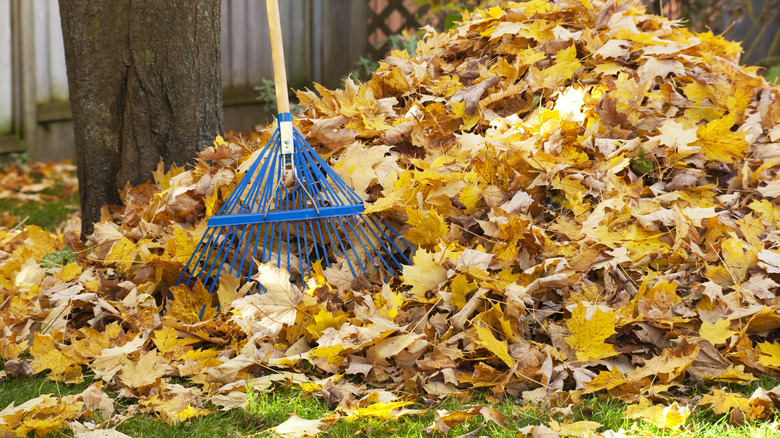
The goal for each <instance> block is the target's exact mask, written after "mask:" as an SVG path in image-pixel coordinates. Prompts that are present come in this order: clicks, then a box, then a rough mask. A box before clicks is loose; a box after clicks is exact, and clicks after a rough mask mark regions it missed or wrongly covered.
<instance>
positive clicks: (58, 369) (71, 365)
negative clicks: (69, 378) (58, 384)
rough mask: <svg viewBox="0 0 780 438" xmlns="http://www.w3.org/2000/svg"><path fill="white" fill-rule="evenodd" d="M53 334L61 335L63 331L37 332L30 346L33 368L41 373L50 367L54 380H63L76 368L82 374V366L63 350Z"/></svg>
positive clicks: (50, 374) (51, 377) (50, 376)
mask: <svg viewBox="0 0 780 438" xmlns="http://www.w3.org/2000/svg"><path fill="white" fill-rule="evenodd" d="M53 336H58V337H61V336H62V333H61V332H54V333H53V334H52V335H41V334H38V333H35V336H34V340H33V345H32V347H31V348H30V354H32V357H33V361H32V367H33V370H34V371H35V372H36V373H39V372H41V371H43V370H45V369H47V368H48V369H49V370H51V371H50V373H49V378H50V379H53V380H63V379H64V378H65V376H66V374H68V373H69V372H70V373H72V372H73V371H74V369H75V368H78V374H79V375H81V367H80V366H78V363H77V362H76V361H75V360H74V359H73V358H72V357H70V356H68V355H66V354H65V353H63V352H62V351H61V349H60V347H59V345H58V344H57V343H56V342H55V341H54V338H53Z"/></svg>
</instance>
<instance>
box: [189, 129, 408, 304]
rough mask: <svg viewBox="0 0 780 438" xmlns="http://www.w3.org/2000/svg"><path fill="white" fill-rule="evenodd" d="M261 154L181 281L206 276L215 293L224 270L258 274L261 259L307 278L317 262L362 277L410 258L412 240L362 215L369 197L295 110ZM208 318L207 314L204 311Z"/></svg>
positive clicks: (242, 274)
mask: <svg viewBox="0 0 780 438" xmlns="http://www.w3.org/2000/svg"><path fill="white" fill-rule="evenodd" d="M278 122H279V124H278V127H277V128H276V129H275V130H274V133H273V135H272V136H271V140H270V141H269V142H268V144H267V145H266V146H265V148H264V149H263V151H262V152H261V154H260V156H259V157H258V158H257V159H256V160H255V161H254V162H253V163H252V165H251V166H250V168H249V170H247V172H246V175H244V177H243V178H242V179H241V182H239V184H238V186H236V188H235V189H234V190H233V192H232V193H231V194H230V196H229V197H228V199H227V201H226V202H225V204H224V205H223V206H222V208H221V209H220V210H219V212H218V213H217V214H216V215H215V216H212V217H210V218H209V221H208V228H207V230H206V233H205V234H204V235H203V237H202V238H201V240H200V242H199V243H198V246H197V247H196V249H195V252H193V254H192V256H191V257H190V259H189V261H188V262H187V267H186V268H185V270H184V271H183V272H182V274H181V276H180V277H179V280H178V282H177V284H181V283H184V284H187V285H189V284H191V282H193V281H200V282H201V283H202V284H203V286H205V287H206V289H208V291H209V293H213V292H214V291H215V290H216V289H215V288H216V287H218V286H217V285H218V283H219V276H220V275H221V274H225V273H229V274H230V275H232V276H234V277H237V278H239V279H241V280H243V281H246V280H247V279H251V278H252V275H253V270H254V268H255V261H257V262H259V263H276V266H278V267H285V268H287V270H288V271H290V273H291V278H292V279H293V280H300V279H302V278H303V277H304V276H305V275H306V274H307V273H308V272H310V271H311V269H312V262H313V261H316V260H322V261H323V263H324V265H325V267H329V266H334V265H346V266H348V267H349V270H350V271H351V273H352V275H353V276H354V277H355V278H357V277H359V276H360V275H361V274H362V275H367V274H369V273H370V272H373V271H375V270H380V271H387V272H389V273H390V274H395V273H396V272H397V271H398V270H400V269H401V266H402V264H411V263H410V262H409V259H408V258H407V256H406V254H405V253H409V252H411V251H412V250H413V247H412V245H411V244H410V243H409V242H407V241H406V240H405V239H404V238H403V237H401V235H400V234H398V232H396V231H395V230H394V229H393V228H392V227H391V226H390V225H388V224H387V222H385V221H384V220H383V219H381V218H379V217H377V216H376V215H373V214H367V215H364V214H363V210H364V209H365V207H364V205H363V200H362V199H361V198H360V197H359V196H358V195H357V193H355V191H354V190H352V189H351V188H350V187H349V186H348V185H347V184H346V183H345V182H344V180H342V179H341V178H340V177H339V176H338V175H337V174H336V172H334V171H333V169H331V168H330V166H328V164H327V163H325V161H324V160H323V159H322V158H321V157H320V156H319V155H318V154H317V153H316V152H315V151H314V149H312V147H311V146H310V145H309V144H308V143H307V142H306V140H304V138H303V136H302V135H301V133H300V132H298V130H297V129H295V127H294V126H293V124H292V115H291V114H290V113H281V114H279V116H278ZM201 318H202V312H201Z"/></svg>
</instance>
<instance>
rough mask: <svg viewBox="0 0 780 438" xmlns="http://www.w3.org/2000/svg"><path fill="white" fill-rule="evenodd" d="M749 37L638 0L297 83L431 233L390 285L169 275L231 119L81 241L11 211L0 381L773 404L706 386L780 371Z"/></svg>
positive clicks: (772, 91)
mask: <svg viewBox="0 0 780 438" xmlns="http://www.w3.org/2000/svg"><path fill="white" fill-rule="evenodd" d="M739 53H740V46H739V45H738V44H735V43H731V42H728V41H726V40H724V39H723V38H721V37H719V36H715V35H712V34H710V33H701V34H693V33H691V32H689V31H687V30H686V29H684V28H681V27H679V26H678V24H677V23H673V22H670V21H668V20H666V19H664V18H661V17H657V16H652V15H646V14H645V13H644V10H643V8H642V7H641V6H640V5H639V4H637V3H633V2H630V1H612V0H609V1H607V2H592V3H591V2H588V1H584V0H582V1H568V2H561V3H551V2H547V1H543V0H534V1H531V2H528V3H519V4H514V3H509V4H506V5H504V6H502V7H501V8H498V7H497V8H492V9H489V10H486V11H476V12H473V13H471V14H469V15H464V17H463V23H462V25H461V26H459V27H456V28H455V29H453V30H451V31H449V32H448V33H441V34H437V33H435V32H433V31H432V30H430V31H429V33H428V35H427V36H426V37H425V38H424V39H423V40H422V41H421V42H420V44H419V45H418V48H417V52H416V54H415V55H414V56H413V57H411V58H410V57H409V56H407V55H406V54H405V52H394V53H393V54H392V55H391V56H390V57H388V58H386V59H385V60H384V61H383V62H382V63H381V64H380V68H379V70H378V71H377V72H376V74H375V75H374V76H373V77H372V78H371V79H370V80H369V81H368V82H366V83H354V82H352V81H349V80H348V81H346V86H345V88H344V89H341V90H328V89H325V88H323V87H316V92H309V91H305V92H300V93H299V98H300V101H301V104H302V105H303V106H304V107H305V112H304V114H303V115H302V116H301V117H299V118H298V123H299V125H301V127H302V129H303V131H304V132H305V133H306V135H307V137H308V140H309V142H310V143H311V144H312V145H314V146H316V147H318V148H320V150H321V151H322V153H323V155H324V156H326V157H328V158H329V159H330V161H331V163H332V165H333V167H334V168H335V169H336V170H337V171H338V172H340V174H341V175H342V176H343V177H344V178H345V180H346V181H347V182H348V183H350V184H351V185H352V186H353V187H354V188H355V189H356V191H357V192H358V193H359V194H361V196H363V197H364V198H365V199H366V200H367V201H370V202H372V203H373V204H372V206H371V207H370V208H369V209H370V210H371V211H373V212H377V213H378V214H380V215H382V216H383V217H385V218H387V219H388V220H390V221H395V222H396V223H403V224H404V226H403V228H402V233H403V234H404V236H405V238H406V239H407V240H409V241H410V242H412V243H413V244H414V245H416V246H417V247H418V250H417V252H416V253H415V254H414V255H413V256H412V260H413V263H412V264H411V265H409V266H406V267H405V268H404V269H403V272H402V274H401V275H400V278H398V279H396V280H393V281H391V282H390V283H388V284H382V283H381V282H379V281H378V280H377V281H375V282H374V283H373V284H367V283H366V282H358V283H355V282H353V281H352V279H351V276H348V275H344V274H343V272H341V271H339V270H338V269H337V268H336V267H331V268H329V269H319V270H317V272H316V274H315V275H314V276H313V277H312V278H310V279H309V280H308V281H307V282H306V283H305V284H304V285H302V286H301V287H299V286H298V285H294V284H290V283H289V282H288V281H287V278H288V274H287V273H286V272H285V271H283V270H281V269H278V268H275V267H274V266H272V265H262V266H260V267H259V274H258V275H257V277H255V278H254V280H253V281H256V282H260V283H261V284H263V286H265V287H266V289H267V293H265V294H262V295H258V294H250V295H246V296H244V294H243V293H244V292H245V291H246V288H245V287H244V286H242V285H240V284H238V283H237V282H229V281H226V282H223V283H221V284H220V285H219V291H218V293H217V294H215V296H209V295H207V294H205V293H204V292H203V290H202V288H188V287H184V286H173V284H175V282H176V280H177V278H178V276H179V274H180V273H181V270H182V268H183V267H184V264H185V263H186V261H187V259H188V258H189V256H190V254H191V253H192V251H193V250H194V248H195V245H196V243H197V240H198V239H199V238H200V236H201V235H202V234H203V232H204V231H205V229H206V222H205V219H206V217H207V216H208V215H209V214H212V213H214V212H215V211H216V210H215V209H216V208H218V207H219V205H220V204H221V202H222V201H223V200H224V199H225V198H226V197H227V195H228V194H229V193H230V191H231V188H232V187H233V186H235V184H236V183H237V181H238V179H239V178H240V171H239V170H240V169H241V168H242V166H246V165H248V162H247V157H248V156H249V155H250V154H251V152H252V150H253V149H255V148H256V147H258V144H254V143H252V144H246V143H242V142H230V143H227V142H224V141H222V140H221V139H218V141H217V142H216V143H215V145H214V147H212V148H209V149H207V150H205V151H204V152H203V153H201V155H200V158H199V160H198V162H197V164H196V165H195V166H194V167H192V168H186V169H185V168H174V169H172V170H171V171H169V172H163V171H162V170H161V171H159V172H157V173H156V174H155V181H154V183H148V184H145V185H143V186H140V187H135V188H128V189H127V190H126V191H125V192H124V197H123V200H124V202H125V206H124V207H123V208H122V209H116V210H106V211H105V220H103V221H102V222H101V223H98V224H96V225H95V232H94V234H93V235H92V236H90V238H89V241H88V242H87V243H86V244H84V243H82V242H80V241H79V240H78V239H77V238H76V234H75V231H74V229H75V227H74V229H66V230H65V231H64V232H63V233H62V234H59V235H58V234H51V233H48V232H45V231H43V230H41V229H39V228H36V227H26V228H24V229H15V230H6V231H0V287H2V289H0V320H1V321H2V324H1V326H2V331H3V333H2V337H0V355H1V356H2V358H3V360H4V361H5V371H4V372H0V378H2V376H3V375H4V374H9V373H13V374H18V375H25V374H32V373H46V374H47V375H48V376H49V378H50V379H54V380H59V381H64V382H75V381H80V380H81V379H83V378H84V375H85V374H87V375H90V376H94V378H95V379H98V380H100V381H102V382H103V383H102V385H103V386H104V387H106V386H107V387H109V388H111V389H113V390H115V391H117V393H118V394H120V395H121V396H122V397H125V398H128V399H132V400H136V401H137V404H135V405H133V406H132V407H131V408H130V409H128V410H126V411H125V412H122V413H121V415H120V417H121V416H124V415H132V413H133V412H136V411H138V410H141V411H151V412H156V413H158V414H159V415H160V416H161V417H162V418H164V419H165V420H167V421H179V420H182V419H184V418H189V417H192V416H196V415H202V414H204V413H206V412H207V406H205V405H204V404H205V403H206V402H210V403H211V406H220V407H226V408H229V407H232V406H237V405H240V404H241V403H243V402H244V401H245V399H246V396H247V391H246V387H247V386H248V385H253V386H256V387H260V388H264V387H268V386H269V385H272V384H273V383H274V382H277V381H286V382H291V381H292V382H295V383H296V384H300V385H301V387H302V388H303V389H304V390H309V391H315V392H318V393H320V394H321V395H322V396H323V397H325V398H326V399H327V400H328V402H329V403H331V404H332V405H333V406H334V410H335V412H336V414H334V415H337V416H350V415H380V414H381V415H391V413H394V414H393V415H395V414H402V413H404V412H405V411H403V410H402V407H403V406H404V405H405V404H406V402H405V401H404V398H403V396H402V394H404V393H411V394H420V395H423V396H425V397H428V398H436V397H442V396H449V395H458V394H463V393H468V392H470V391H472V390H479V389H484V390H488V391H491V392H492V394H494V395H496V396H502V395H504V394H510V395H513V396H520V397H522V398H523V399H525V400H526V401H528V402H539V401H541V400H546V401H547V402H548V403H549V402H552V403H558V404H560V405H564V406H565V405H566V404H568V403H576V402H577V400H579V399H580V398H581V397H583V396H585V395H587V394H592V393H608V394H609V395H610V396H612V397H616V398H619V399H622V400H624V401H626V402H629V403H632V404H633V405H632V406H633V410H632V411H630V412H634V413H639V414H637V415H640V416H642V415H643V416H644V417H645V418H648V419H650V420H651V421H657V422H658V423H659V424H661V425H664V426H667V427H674V426H679V424H680V423H681V422H682V421H684V420H685V417H686V416H687V415H688V413H689V408H693V407H694V403H693V401H692V400H690V399H687V398H685V397H684V396H681V395H680V394H685V393H686V392H685V390H686V389H689V388H690V387H691V386H693V385H698V384H700V383H707V382H709V383H713V382H714V384H715V386H714V387H713V388H712V389H711V390H709V392H708V393H707V394H706V395H704V397H703V398H701V399H697V400H696V402H697V403H698V404H696V406H699V407H707V406H712V407H714V409H715V411H716V412H718V413H724V414H730V416H731V420H732V421H735V422H740V421H743V420H746V419H760V418H767V417H768V416H769V415H771V413H772V412H773V411H774V410H776V409H777V407H778V404H779V403H780V388H775V389H771V388H766V389H760V390H757V391H756V393H754V394H753V395H752V396H751V397H749V398H748V397H744V396H741V395H738V394H732V393H729V392H728V391H726V390H723V389H721V388H719V387H718V386H717V382H741V383H744V382H750V381H752V380H755V378H756V377H755V376H756V375H761V374H770V375H777V374H778V371H780V343H778V341H777V340H776V339H777V338H778V335H780V299H778V294H777V291H778V288H779V287H780V283H778V282H780V250H779V249H778V247H779V245H778V239H780V232H779V231H778V224H779V223H780V208H779V207H778V202H777V200H776V198H777V196H778V195H779V194H780V179H779V178H778V169H779V168H780V165H779V164H780V163H778V160H780V143H776V142H777V141H778V139H780V88H778V87H772V86H770V85H769V84H767V83H766V81H765V80H764V79H762V78H761V77H760V76H759V75H758V74H757V71H756V70H757V69H755V68H749V67H742V66H739V65H738V56H739ZM267 137H268V136H267V135H266V136H265V137H264V139H263V140H267ZM53 261H54V262H53ZM56 261H60V263H57V262H56ZM171 297H172V298H171ZM204 305H206V307H207V312H206V315H207V318H206V320H205V321H200V320H199V319H198V314H199V313H200V310H201V308H202V307H203V306H204ZM217 306H219V310H217ZM163 310H164V312H163ZM27 349H29V351H30V355H31V357H32V359H31V360H29V359H26V358H25V357H24V356H23V355H22V353H23V352H24V351H26V350H27ZM99 386H100V385H98V384H96V387H99ZM91 388H95V387H91ZM97 389H99V388H95V389H94V390H92V389H91V391H92V392H91V393H90V394H89V397H88V396H86V395H85V396H83V397H82V396H73V397H75V398H74V400H75V401H73V400H71V402H69V403H60V404H56V403H53V402H52V400H51V399H50V398H47V399H46V400H44V401H43V402H42V403H43V404H41V405H35V404H30V405H27V404H26V405H23V406H18V407H14V406H11V407H8V408H6V409H4V410H3V411H2V412H0V431H4V430H10V431H14V432H16V433H19V434H24V433H26V432H27V431H29V430H38V431H41V430H47V429H46V427H50V428H56V427H59V424H60V423H62V422H63V421H72V422H76V423H79V424H80V426H78V427H81V428H85V427H87V428H89V427H92V428H95V427H103V425H101V424H96V423H95V422H94V418H96V417H95V415H94V414H93V413H94V412H98V411H97V410H98V409H103V410H102V411H101V412H102V413H103V414H102V415H104V418H110V417H111V412H110V411H111V409H109V408H110V407H111V399H110V398H107V397H105V394H104V393H102V392H101V391H97ZM95 391H97V392H95ZM98 392H99V393H100V394H104V396H103V397H99V396H97V395H96V394H97V393H98ZM96 400H97V401H96ZM672 402H674V403H672ZM36 406H38V407H36ZM40 406H43V407H40ZM54 406H58V407H54ZM74 424H75V423H74Z"/></svg>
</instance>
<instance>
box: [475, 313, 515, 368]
mask: <svg viewBox="0 0 780 438" xmlns="http://www.w3.org/2000/svg"><path fill="white" fill-rule="evenodd" d="M474 330H475V332H476V334H477V338H476V339H475V341H476V342H477V344H479V345H480V346H482V348H484V349H486V350H488V351H489V352H491V353H493V354H495V355H496V357H497V358H499V359H501V361H502V362H504V363H505V364H506V365H507V366H508V367H509V368H513V367H514V366H515V363H516V361H515V359H513V358H512V357H511V356H509V349H508V348H507V345H506V341H499V340H498V339H496V337H495V336H494V335H493V331H492V330H491V329H490V328H488V327H482V326H481V325H479V324H477V325H476V326H475V327H474Z"/></svg>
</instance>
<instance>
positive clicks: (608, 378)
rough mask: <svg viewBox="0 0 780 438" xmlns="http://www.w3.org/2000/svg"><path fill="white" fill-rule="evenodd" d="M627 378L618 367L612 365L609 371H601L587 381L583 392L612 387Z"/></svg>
mask: <svg viewBox="0 0 780 438" xmlns="http://www.w3.org/2000/svg"><path fill="white" fill-rule="evenodd" d="M627 381H628V379H626V377H625V376H624V375H623V372H622V371H620V369H618V367H612V369H611V370H609V371H601V372H600V373H599V375H598V376H596V377H594V378H593V380H591V381H590V382H588V384H587V387H586V388H585V391H583V393H584V394H590V393H592V392H597V391H601V390H602V389H607V390H609V389H612V388H615V387H617V386H620V385H622V384H623V383H625V382H627Z"/></svg>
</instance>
